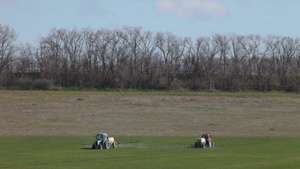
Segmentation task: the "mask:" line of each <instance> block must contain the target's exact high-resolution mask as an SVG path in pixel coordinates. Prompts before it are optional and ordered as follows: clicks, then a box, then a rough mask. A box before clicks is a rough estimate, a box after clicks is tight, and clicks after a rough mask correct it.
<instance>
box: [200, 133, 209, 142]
mask: <svg viewBox="0 0 300 169" xmlns="http://www.w3.org/2000/svg"><path fill="white" fill-rule="evenodd" d="M202 138H205V140H206V141H207V142H208V141H211V134H210V133H205V134H202Z"/></svg>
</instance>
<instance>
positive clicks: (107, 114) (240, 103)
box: [0, 92, 300, 137]
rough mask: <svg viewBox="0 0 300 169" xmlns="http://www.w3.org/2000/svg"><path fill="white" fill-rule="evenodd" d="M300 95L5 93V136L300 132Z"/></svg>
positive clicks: (1, 129) (0, 117)
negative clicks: (103, 133) (106, 133)
mask: <svg viewBox="0 0 300 169" xmlns="http://www.w3.org/2000/svg"><path fill="white" fill-rule="evenodd" d="M299 110H300V97H288V96H285V97H234V96H230V97H228V96H216V95H211V96H209V95H203V96H202V95H195V96H191V95H189V96H188V95H166V94H162V95H159V94H155V95H151V94H147V95H144V94H133V95H132V94H129V93H125V94H119V93H118V94H114V93H101V92H94V93H87V92H82V93H80V92H77V93H68V92H61V93H59V92H56V93H51V92H1V93H0V135H2V136H3V135H93V134H95V133H98V132H108V133H110V134H111V135H152V136H200V134H201V133H203V132H211V133H213V135H214V136H289V137H296V136H297V137H299V136H300V123H299V120H300V111H299Z"/></svg>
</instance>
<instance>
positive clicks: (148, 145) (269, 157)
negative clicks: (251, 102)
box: [0, 136, 300, 169]
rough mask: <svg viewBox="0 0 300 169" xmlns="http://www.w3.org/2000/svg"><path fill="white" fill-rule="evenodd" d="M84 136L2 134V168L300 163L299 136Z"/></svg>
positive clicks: (230, 168)
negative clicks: (208, 141) (99, 145)
mask: <svg viewBox="0 0 300 169" xmlns="http://www.w3.org/2000/svg"><path fill="white" fill-rule="evenodd" d="M93 139H94V138H93V137H92V136H90V137H87V136H69V137H66V136H63V137H61V136H21V137H17V136H1V137H0V156H1V158H0V164H1V168H7V169H13V168H18V169H19V168H22V169H27V168H28V169H34V168H38V169H40V168H43V169H47V168H55V169H60V168H63V169H65V168H72V169H76V168H110V169H111V168H130V169H134V168H136V169H142V168H147V169H148V168H151V169H152V168H164V169H167V168H170V169H175V168H180V169H182V168H188V169H191V168H213V169H218V168H222V169H223V168H228V169H235V168H250V169H251V168H260V169H261V168H264V169H267V168H270V169H276V168H279V169H281V168H288V169H296V168H299V167H300V156H299V152H300V144H299V143H300V138H279V137H261V138H255V137H252V138H249V137H216V138H213V140H214V141H215V143H216V146H215V147H213V148H206V149H199V148H198V149H195V148H191V144H192V143H193V142H194V141H195V140H196V138H194V137H154V136H117V137H115V139H116V140H117V141H118V142H119V143H120V144H119V146H118V147H117V148H115V149H113V148H111V149H109V150H95V149H90V145H91V144H92V142H93Z"/></svg>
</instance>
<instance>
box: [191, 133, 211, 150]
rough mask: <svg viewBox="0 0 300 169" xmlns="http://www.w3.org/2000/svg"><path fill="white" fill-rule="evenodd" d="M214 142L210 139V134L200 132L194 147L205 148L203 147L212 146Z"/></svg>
mask: <svg viewBox="0 0 300 169" xmlns="http://www.w3.org/2000/svg"><path fill="white" fill-rule="evenodd" d="M214 146H215V143H214V142H213V141H212V140H211V134H210V133H205V134H202V137H201V138H198V139H197V141H196V142H195V144H194V147H195V148H205V147H214Z"/></svg>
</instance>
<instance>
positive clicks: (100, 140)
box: [92, 133, 117, 149]
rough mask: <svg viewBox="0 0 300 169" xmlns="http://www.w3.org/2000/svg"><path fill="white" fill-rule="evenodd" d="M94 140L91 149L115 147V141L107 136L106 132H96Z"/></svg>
mask: <svg viewBox="0 0 300 169" xmlns="http://www.w3.org/2000/svg"><path fill="white" fill-rule="evenodd" d="M95 138H96V140H95V142H94V143H93V145H92V149H109V148H110V147H112V148H116V147H117V142H116V141H115V139H114V138H113V137H108V135H107V133H98V134H97V135H96V136H95Z"/></svg>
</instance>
